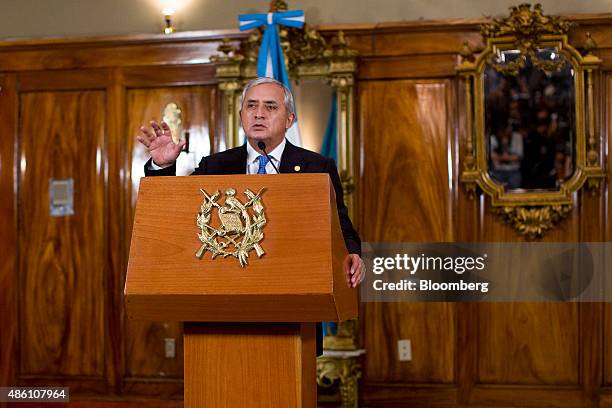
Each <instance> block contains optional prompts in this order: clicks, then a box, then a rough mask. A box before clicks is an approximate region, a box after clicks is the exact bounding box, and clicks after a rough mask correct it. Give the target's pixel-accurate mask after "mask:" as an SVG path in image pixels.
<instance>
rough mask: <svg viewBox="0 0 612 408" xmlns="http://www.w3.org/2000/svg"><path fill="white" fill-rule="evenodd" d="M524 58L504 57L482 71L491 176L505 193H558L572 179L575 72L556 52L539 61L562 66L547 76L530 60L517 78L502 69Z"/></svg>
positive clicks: (513, 52) (543, 51)
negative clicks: (497, 64)
mask: <svg viewBox="0 0 612 408" xmlns="http://www.w3.org/2000/svg"><path fill="white" fill-rule="evenodd" d="M520 57H521V54H520V51H519V50H508V51H503V52H501V53H500V55H499V58H498V62H499V64H501V67H502V68H499V67H498V66H492V65H488V66H487V67H486V68H485V70H484V96H485V135H486V136H487V163H488V172H489V175H490V176H491V178H492V179H493V180H495V181H496V182H497V183H500V184H501V185H502V186H504V188H505V189H506V190H559V187H560V185H561V184H562V183H563V182H565V181H566V180H568V179H569V178H570V177H571V176H572V175H573V173H574V167H575V159H576V156H575V153H576V148H575V143H576V138H575V134H576V106H575V103H574V101H575V98H576V94H575V86H574V69H573V67H572V65H571V64H570V63H569V62H568V61H567V59H566V58H564V57H563V55H562V54H560V53H559V51H558V50H557V49H555V48H546V49H540V50H538V52H537V53H536V59H537V61H546V62H558V63H559V64H558V67H556V70H552V71H547V70H545V69H543V68H542V67H541V66H539V65H538V62H537V61H536V63H535V64H534V61H532V59H531V58H530V57H526V58H525V60H524V67H523V68H521V69H520V70H519V71H518V72H517V73H516V74H515V75H513V74H506V73H504V72H503V67H504V66H505V67H507V66H508V64H513V63H515V61H516V60H517V59H518V58H520Z"/></svg>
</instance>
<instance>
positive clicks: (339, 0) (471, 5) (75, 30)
mask: <svg viewBox="0 0 612 408" xmlns="http://www.w3.org/2000/svg"><path fill="white" fill-rule="evenodd" d="M522 1H523V0H497V1H491V0H378V1H372V0H289V6H290V8H292V9H303V10H305V12H306V18H307V21H308V22H309V23H311V24H331V23H372V22H382V21H412V20H419V19H425V20H438V19H449V18H473V17H481V16H485V15H493V16H495V15H501V14H505V13H506V11H507V9H508V7H509V6H510V5H516V4H518V3H521V2H522ZM165 2H174V3H179V7H178V11H177V13H176V17H175V21H176V25H177V28H178V29H180V30H183V31H193V30H211V29H221V28H236V27H237V20H236V16H237V15H238V14H239V13H247V12H265V11H267V8H268V4H269V1H268V0H258V1H254V0H232V1H229V0H1V1H0V16H1V18H2V24H0V38H2V39H4V38H11V37H48V36H87V35H113V34H128V33H154V32H158V31H159V30H160V29H161V27H162V21H161V20H162V17H161V13H160V10H161V9H162V7H163V3H165ZM540 2H541V3H542V5H543V7H544V11H545V13H547V14H581V13H608V12H612V0H587V1H584V0H583V1H575V0H574V1H570V0H540ZM181 4H182V6H181Z"/></svg>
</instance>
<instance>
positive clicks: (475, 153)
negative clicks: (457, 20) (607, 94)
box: [456, 4, 604, 238]
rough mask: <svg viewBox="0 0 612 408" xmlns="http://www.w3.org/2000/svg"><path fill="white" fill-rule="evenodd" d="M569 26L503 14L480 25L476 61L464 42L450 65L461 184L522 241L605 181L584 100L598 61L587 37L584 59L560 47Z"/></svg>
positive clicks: (530, 13)
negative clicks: (460, 113) (460, 126)
mask: <svg viewBox="0 0 612 408" xmlns="http://www.w3.org/2000/svg"><path fill="white" fill-rule="evenodd" d="M573 25H574V24H573V23H571V22H567V21H564V20H562V19H561V18H560V17H558V16H545V15H544V14H543V12H542V7H541V6H540V5H539V4H536V5H535V6H533V8H532V6H531V5H529V4H521V5H519V6H516V7H511V8H510V15H509V16H508V17H507V18H505V19H499V20H498V19H496V20H493V21H492V22H490V23H488V24H483V25H482V26H481V27H480V31H481V34H482V36H483V41H484V44H485V47H484V49H483V50H482V52H481V53H480V54H478V55H475V54H474V53H473V52H472V49H471V47H470V45H469V44H468V43H465V44H464V46H463V49H462V50H461V52H460V56H461V63H460V64H459V65H458V66H457V68H456V69H457V72H458V73H459V75H460V77H461V79H462V81H461V85H462V86H461V89H462V93H463V101H462V102H461V104H460V106H462V107H463V109H464V113H465V116H464V117H465V135H466V137H465V139H464V140H465V142H464V144H463V146H462V151H463V153H462V155H461V162H462V164H461V166H462V171H461V176H460V180H461V182H462V183H463V185H464V186H465V188H466V191H467V192H468V194H469V196H470V197H474V196H475V195H476V194H478V193H479V192H483V193H484V194H487V195H488V196H490V205H491V207H492V210H493V212H495V213H497V214H498V215H499V216H500V217H501V218H502V219H503V220H504V221H505V222H508V223H509V224H510V225H511V226H512V227H513V228H515V229H516V230H517V231H518V232H519V233H520V234H523V235H525V236H526V237H528V238H539V237H541V236H542V235H543V234H544V233H545V232H546V231H548V230H549V229H551V228H553V227H554V226H555V225H556V224H558V223H559V222H560V221H561V220H562V219H563V218H564V217H565V216H567V214H569V213H571V211H572V208H573V206H574V205H575V204H574V199H575V195H574V193H575V192H577V191H578V190H580V189H581V188H582V186H583V185H585V183H586V184H587V185H588V187H589V188H592V189H594V190H597V189H598V188H599V186H600V184H601V180H603V178H604V172H603V164H602V160H601V153H600V150H601V146H600V143H599V139H600V138H599V136H598V135H597V134H596V126H597V121H596V118H595V111H596V109H595V108H594V96H593V95H594V88H595V84H596V81H595V80H594V72H595V71H596V70H597V69H598V67H599V66H600V64H601V60H600V59H599V58H598V57H596V56H595V55H594V54H593V51H594V50H595V48H596V44H595V42H594V41H593V39H592V38H591V36H590V34H588V33H587V38H586V41H585V43H584V45H583V46H582V48H583V49H584V51H585V54H584V55H582V54H580V53H579V52H578V50H577V49H576V48H574V47H573V46H572V45H571V44H569V42H568V35H569V31H570V29H571V28H572V26H573Z"/></svg>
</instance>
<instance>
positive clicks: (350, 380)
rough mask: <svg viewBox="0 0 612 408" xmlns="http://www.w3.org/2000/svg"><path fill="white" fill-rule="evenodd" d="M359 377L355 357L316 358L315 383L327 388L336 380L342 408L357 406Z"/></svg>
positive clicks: (359, 369)
mask: <svg viewBox="0 0 612 408" xmlns="http://www.w3.org/2000/svg"><path fill="white" fill-rule="evenodd" d="M359 378H361V366H360V365H359V363H358V362H357V357H344V358H343V357H327V356H323V357H319V358H317V384H318V385H319V386H320V387H325V388H328V387H331V386H333V385H334V383H335V382H336V381H338V383H339V384H338V385H339V388H340V396H341V399H342V405H341V406H342V407H343V408H356V407H357V403H358V392H357V387H358V381H359Z"/></svg>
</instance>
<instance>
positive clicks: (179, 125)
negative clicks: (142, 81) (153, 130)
mask: <svg viewBox="0 0 612 408" xmlns="http://www.w3.org/2000/svg"><path fill="white" fill-rule="evenodd" d="M161 116H162V120H163V121H164V122H166V123H167V124H168V127H169V128H170V131H171V132H172V141H173V142H174V143H175V144H178V143H179V141H180V140H181V135H182V134H183V113H182V111H181V108H179V106H178V105H177V104H176V103H175V102H170V103H169V104H167V105H166V106H165V107H164V110H163V111H162V114H161Z"/></svg>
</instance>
